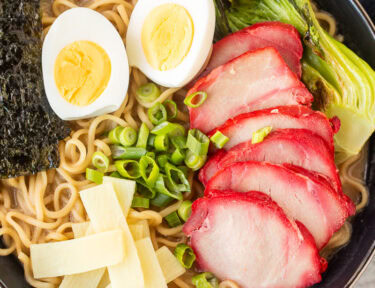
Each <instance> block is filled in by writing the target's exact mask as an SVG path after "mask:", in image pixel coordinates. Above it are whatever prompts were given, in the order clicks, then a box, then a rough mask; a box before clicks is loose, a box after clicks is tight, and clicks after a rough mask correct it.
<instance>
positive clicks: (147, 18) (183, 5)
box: [126, 0, 215, 87]
mask: <svg viewBox="0 0 375 288" xmlns="http://www.w3.org/2000/svg"><path fill="white" fill-rule="evenodd" d="M214 31H215V7H214V4H213V1H212V0H158V1H155V0H138V2H137V5H136V6H135V8H134V10H133V13H132V15H131V18H130V23H129V27H128V32H127V36H126V49H127V52H128V57H129V64H130V66H135V67H137V68H139V69H140V70H141V71H142V72H143V73H144V74H145V75H146V76H147V77H148V78H150V79H151V80H152V81H154V82H156V83H158V84H160V85H162V86H166V87H182V86H184V85H185V84H187V83H189V82H190V81H191V80H192V79H193V78H194V77H195V76H196V75H197V74H198V73H199V72H200V71H201V69H202V67H203V66H204V64H205V62H206V60H207V58H208V57H209V54H210V51H211V47H212V41H213V36H214Z"/></svg>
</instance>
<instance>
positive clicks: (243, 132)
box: [208, 106, 340, 154]
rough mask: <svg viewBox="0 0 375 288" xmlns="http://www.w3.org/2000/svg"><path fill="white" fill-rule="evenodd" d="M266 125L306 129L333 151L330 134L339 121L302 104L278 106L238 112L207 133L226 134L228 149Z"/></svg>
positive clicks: (331, 134) (336, 129)
mask: <svg viewBox="0 0 375 288" xmlns="http://www.w3.org/2000/svg"><path fill="white" fill-rule="evenodd" d="M267 126H270V127H272V129H273V130H276V129H288V128H294V129H307V130H310V131H312V132H313V133H315V134H317V135H319V136H321V137H322V138H323V139H324V140H325V141H326V142H327V144H328V147H329V148H330V149H331V151H332V154H333V153H334V146H333V135H334V133H337V132H338V130H339V129H340V121H339V120H338V119H337V118H334V119H333V120H331V121H330V120H328V118H327V117H326V116H325V115H324V114H323V113H321V112H317V111H313V110H311V109H310V108H308V107H305V106H281V107H275V108H269V109H264V110H259V111H254V112H250V113H246V114H242V115H239V116H237V117H235V118H233V119H230V120H228V121H227V122H225V124H223V125H222V126H219V127H218V128H216V129H214V130H213V131H211V132H210V133H208V136H209V137H211V136H212V135H213V134H215V133H216V131H220V132H221V133H223V134H224V135H226V136H227V137H229V142H228V143H227V144H226V145H225V146H224V149H226V150H229V149H231V148H232V147H234V146H236V145H238V144H240V143H243V142H246V141H249V140H251V138H252V135H253V133H254V132H256V131H258V130H259V129H262V128H264V127H267Z"/></svg>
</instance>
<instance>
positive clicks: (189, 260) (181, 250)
mask: <svg viewBox="0 0 375 288" xmlns="http://www.w3.org/2000/svg"><path fill="white" fill-rule="evenodd" d="M174 256H176V258H177V260H178V261H179V262H180V263H181V265H182V266H184V267H185V268H187V269H190V268H191V267H192V266H193V263H194V261H195V259H196V257H195V254H194V251H193V249H191V248H190V247H189V246H188V245H186V244H178V245H177V247H176V249H175V250H174Z"/></svg>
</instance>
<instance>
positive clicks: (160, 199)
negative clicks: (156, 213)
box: [151, 193, 175, 208]
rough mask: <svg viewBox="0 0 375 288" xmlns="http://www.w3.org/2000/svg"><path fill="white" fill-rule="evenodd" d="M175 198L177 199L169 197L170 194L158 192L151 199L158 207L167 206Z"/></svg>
mask: <svg viewBox="0 0 375 288" xmlns="http://www.w3.org/2000/svg"><path fill="white" fill-rule="evenodd" d="M173 200H175V199H173V198H172V197H169V196H168V195H165V194H162V193H158V194H156V197H155V198H154V199H152V200H151V204H152V205H154V206H156V207H159V208H163V207H165V206H167V205H168V204H170V203H171V202H172V201H173Z"/></svg>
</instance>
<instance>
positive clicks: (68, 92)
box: [42, 8, 129, 120]
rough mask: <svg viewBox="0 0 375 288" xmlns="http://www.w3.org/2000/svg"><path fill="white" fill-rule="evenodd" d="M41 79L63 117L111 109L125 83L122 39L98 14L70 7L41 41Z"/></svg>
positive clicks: (80, 116) (121, 98)
mask: <svg viewBox="0 0 375 288" xmlns="http://www.w3.org/2000/svg"><path fill="white" fill-rule="evenodd" d="M42 63H43V78H44V86H45V90H46V94H47V98H48V101H49V103H50V105H51V107H52V109H53V110H54V111H55V113H56V114H57V115H58V116H59V117H60V118H62V119H64V120H76V119H83V118H89V117H94V116H98V115H102V114H105V113H111V112H114V111H116V110H117V109H118V108H120V106H121V104H122V103H123V101H124V99H125V97H126V93H127V90H128V85H129V64H128V59H127V55H126V50H125V46H124V43H123V41H122V39H121V37H120V35H119V34H118V32H117V30H116V29H115V27H114V26H113V25H112V23H111V22H109V21H108V20H107V19H106V18H105V17H104V16H102V15H101V14H100V13H98V12H95V11H93V10H91V9H88V8H73V9H70V10H67V11H66V12H64V13H63V14H61V15H60V16H59V17H58V18H57V19H56V21H55V22H54V23H53V25H52V27H51V28H50V30H49V31H48V34H47V36H46V38H45V40H44V44H43V51H42Z"/></svg>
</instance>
